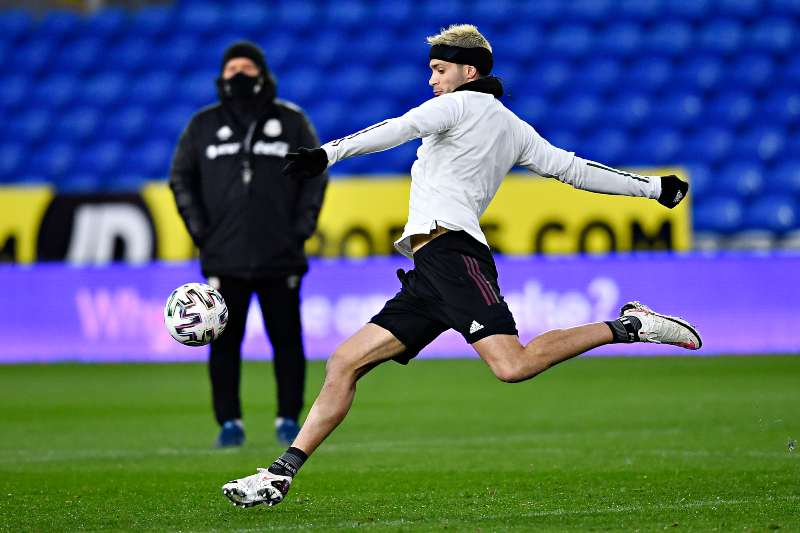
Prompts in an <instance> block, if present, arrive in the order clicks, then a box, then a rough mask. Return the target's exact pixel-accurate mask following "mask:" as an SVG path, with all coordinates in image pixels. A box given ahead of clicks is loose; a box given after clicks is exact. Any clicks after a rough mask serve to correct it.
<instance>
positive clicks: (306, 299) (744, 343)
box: [0, 254, 800, 363]
mask: <svg viewBox="0 0 800 533" xmlns="http://www.w3.org/2000/svg"><path fill="white" fill-rule="evenodd" d="M497 266H498V270H499V272H500V286H501V289H502V291H503V295H504V297H505V299H506V301H507V302H508V304H509V306H510V307H511V310H512V311H513V312H514V316H515V318H516V320H517V327H518V329H519V332H520V337H521V339H522V340H523V342H525V341H527V340H528V339H530V338H531V337H533V336H534V335H537V334H539V333H541V332H543V331H546V330H549V329H553V328H563V327H569V326H573V325H577V324H581V323H585V322H592V321H601V320H608V319H610V318H613V317H615V316H616V314H617V312H618V309H619V307H620V305H621V304H623V303H624V302H626V301H628V300H641V301H642V302H644V303H646V304H648V305H650V306H651V307H654V308H656V309H658V310H659V311H661V312H664V313H667V314H677V315H681V316H683V317H685V318H687V319H688V320H690V321H691V322H692V323H693V324H694V325H695V326H697V328H698V329H699V331H700V332H701V334H702V335H703V340H704V347H703V348H702V349H701V350H699V351H697V352H687V351H685V350H681V349H679V348H675V347H672V346H658V345H644V344H636V345H611V346H606V347H603V348H600V349H597V350H594V351H593V352H591V353H592V354H596V355H723V354H768V353H799V352H800V320H798V311H800V255H796V254H795V255H791V254H790V255H769V256H764V255H745V256H743V255H724V254H723V255H670V254H642V255H640V254H631V255H617V256H610V257H597V258H595V257H525V258H510V257H507V258H502V257H498V258H497ZM398 268H404V269H409V268H411V263H410V262H409V261H408V260H406V259H404V258H399V257H387V258H373V259H366V260H363V261H343V260H338V261H327V260H319V261H315V262H313V263H312V267H311V271H310V273H309V274H308V275H307V276H306V277H305V278H304V280H303V287H302V294H303V305H302V316H303V327H304V338H305V346H306V351H307V354H308V356H309V357H310V358H313V359H324V358H327V357H328V355H329V354H330V353H331V352H332V351H333V350H334V349H335V347H336V346H337V345H338V344H339V343H340V342H341V341H342V340H343V339H345V338H346V337H347V336H348V335H350V334H351V333H353V332H354V331H356V330H357V329H358V328H359V327H360V326H361V325H363V324H364V323H365V322H366V321H368V320H369V318H370V317H371V316H372V315H373V314H374V313H375V312H377V311H378V310H379V309H380V308H381V307H382V305H383V303H384V302H385V301H386V300H387V299H388V298H390V297H391V296H392V295H394V293H395V292H397V290H398V289H399V286H400V284H399V282H398V280H397V277H396V275H395V271H396V270H397V269H398ZM189 281H203V279H202V276H201V274H200V270H199V267H198V265H197V264H196V263H187V264H151V265H146V266H122V265H114V266H106V267H71V266H65V265H61V264H40V265H34V266H26V267H15V266H4V267H0V283H2V287H3V291H2V292H0V309H2V311H1V312H2V328H3V329H2V333H0V363H21V362H53V361H85V362H123V361H199V360H204V359H205V358H206V356H207V348H189V347H186V346H182V345H180V344H178V343H177V342H176V341H174V340H173V339H172V338H171V337H170V336H169V335H168V334H167V332H166V330H165V328H164V325H163V314H162V310H163V305H164V301H165V299H166V298H167V296H168V295H169V293H170V292H171V291H172V289H173V288H175V287H176V286H178V285H181V284H183V283H186V282H189ZM244 354H245V357H247V358H250V359H268V358H270V357H271V347H270V345H269V342H267V340H266V338H265V335H264V332H263V326H262V325H261V317H260V312H259V309H258V306H257V305H255V302H253V305H251V307H250V311H249V315H248V327H247V335H246V338H245V342H244ZM474 355H475V354H474V351H473V350H472V348H471V347H470V346H469V345H467V344H466V343H465V342H464V340H463V339H462V338H461V337H460V336H459V335H458V334H457V333H455V332H453V331H450V332H447V333H445V334H443V335H442V336H440V337H439V338H438V339H437V340H436V341H435V342H434V343H433V344H432V345H430V346H429V347H428V348H427V349H426V350H424V351H423V353H422V354H421V356H420V357H467V356H470V357H471V356H474Z"/></svg>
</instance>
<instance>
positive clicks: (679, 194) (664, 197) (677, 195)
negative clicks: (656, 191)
mask: <svg viewBox="0 0 800 533" xmlns="http://www.w3.org/2000/svg"><path fill="white" fill-rule="evenodd" d="M688 190H689V184H688V183H686V182H685V181H683V180H682V179H680V178H679V177H678V176H675V175H673V174H670V175H669V176H661V196H659V197H658V203H660V204H661V205H665V206H667V207H669V208H670V209H672V208H673V207H675V206H676V205H678V204H679V203H681V200H683V199H684V198H686V192H687V191H688Z"/></svg>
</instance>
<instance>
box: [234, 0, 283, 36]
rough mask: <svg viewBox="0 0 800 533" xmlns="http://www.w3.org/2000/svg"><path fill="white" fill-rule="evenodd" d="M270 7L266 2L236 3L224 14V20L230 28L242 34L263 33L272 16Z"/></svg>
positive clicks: (254, 0) (250, 0) (252, 0)
mask: <svg viewBox="0 0 800 533" xmlns="http://www.w3.org/2000/svg"><path fill="white" fill-rule="evenodd" d="M272 11H273V9H272V6H270V5H269V4H267V3H266V2H258V1H256V0H248V1H246V2H237V3H236V4H235V6H233V8H232V9H227V10H226V12H225V20H226V21H227V22H228V24H230V26H231V27H232V28H235V29H236V30H238V31H241V32H243V33H251V32H256V33H258V32H263V31H264V29H265V28H266V27H267V25H268V24H269V21H270V17H271V16H272Z"/></svg>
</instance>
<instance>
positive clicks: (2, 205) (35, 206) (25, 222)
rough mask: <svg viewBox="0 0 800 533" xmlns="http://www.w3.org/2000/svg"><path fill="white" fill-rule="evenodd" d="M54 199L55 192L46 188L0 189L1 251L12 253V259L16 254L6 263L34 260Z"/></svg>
mask: <svg viewBox="0 0 800 533" xmlns="http://www.w3.org/2000/svg"><path fill="white" fill-rule="evenodd" d="M52 198H53V191H52V190H51V189H50V187H46V186H31V187H3V188H2V189H0V249H3V250H9V253H8V255H9V256H11V255H12V254H11V253H10V250H11V249H13V251H14V253H13V257H9V258H6V260H13V261H16V262H19V263H30V262H33V261H35V259H36V242H37V237H38V235H39V227H40V225H41V222H42V217H43V216H44V212H45V210H46V209H47V206H48V205H49V204H50V200H52ZM4 255H5V254H4Z"/></svg>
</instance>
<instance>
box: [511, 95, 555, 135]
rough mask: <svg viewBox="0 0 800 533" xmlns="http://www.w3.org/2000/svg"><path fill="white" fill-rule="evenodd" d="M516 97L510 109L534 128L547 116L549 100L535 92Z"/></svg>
mask: <svg viewBox="0 0 800 533" xmlns="http://www.w3.org/2000/svg"><path fill="white" fill-rule="evenodd" d="M523 95H524V96H520V97H518V98H516V99H515V100H514V102H513V105H511V108H512V110H513V111H514V112H515V113H516V114H517V115H518V116H519V117H520V118H521V119H523V120H524V121H526V122H528V123H529V124H530V125H532V126H533V127H534V128H537V127H538V124H539V123H540V122H541V121H542V120H544V119H545V117H547V114H548V107H549V100H548V99H547V98H546V97H545V96H543V95H539V94H536V93H529V94H525V93H523Z"/></svg>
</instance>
